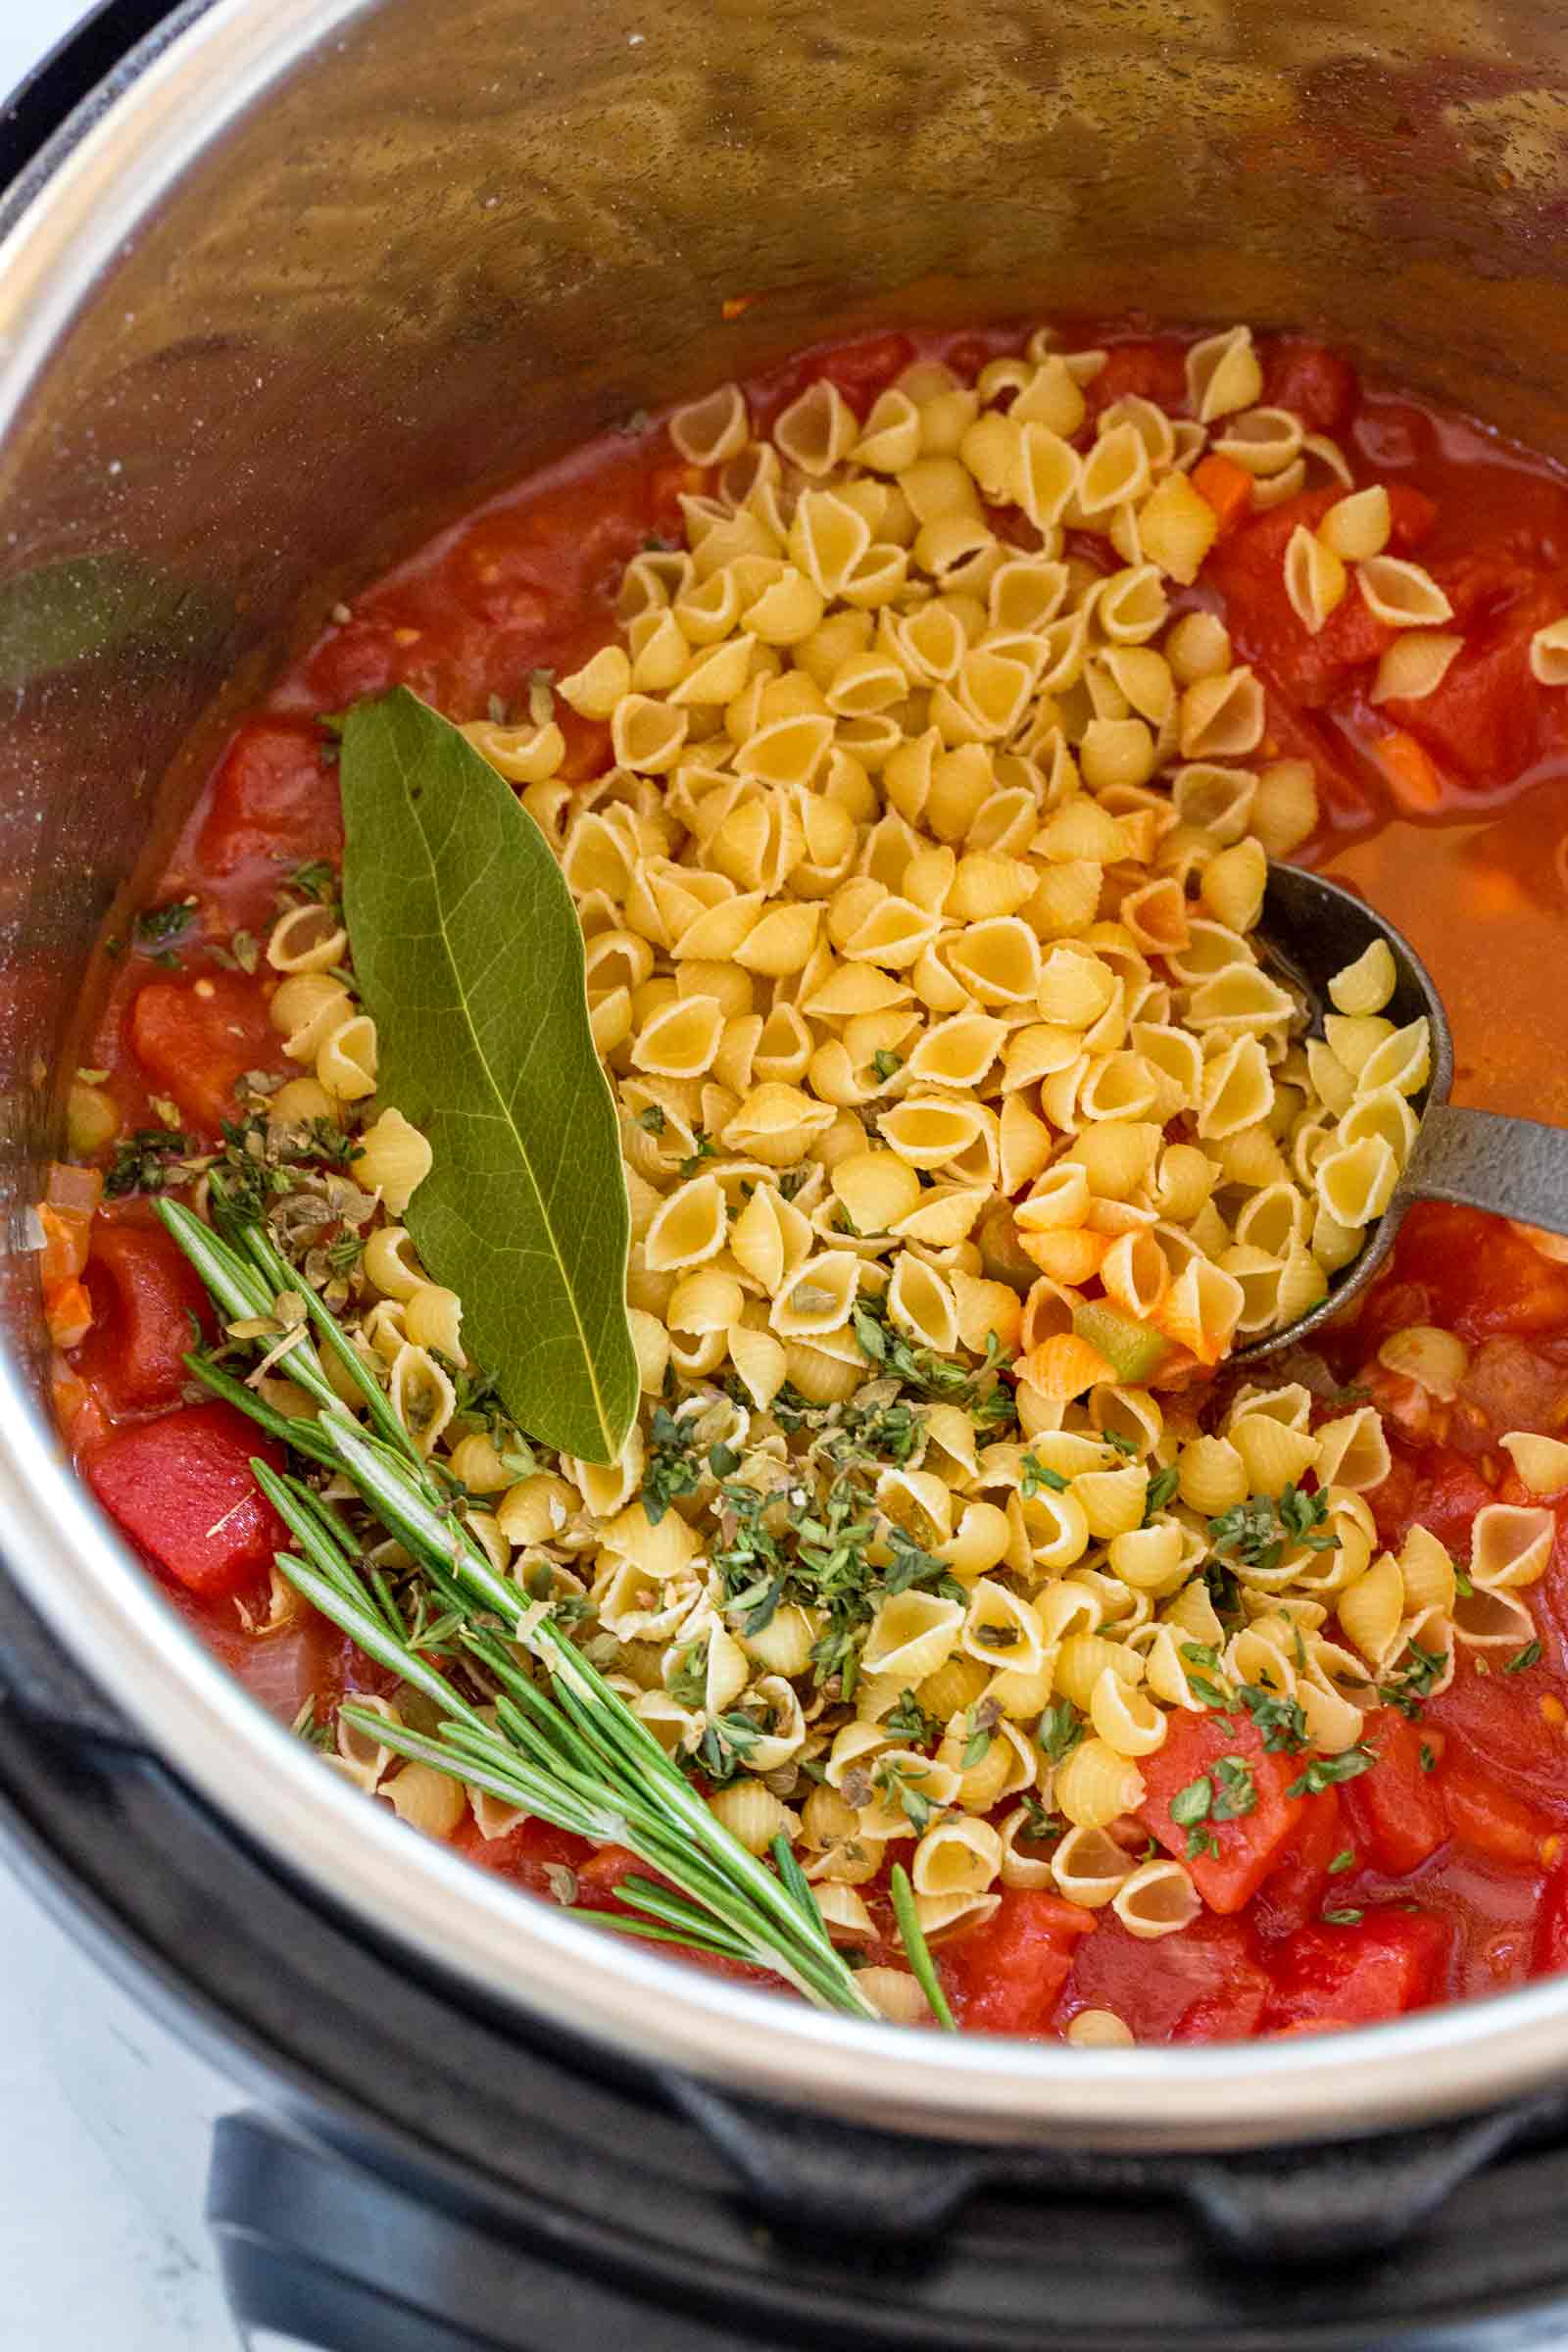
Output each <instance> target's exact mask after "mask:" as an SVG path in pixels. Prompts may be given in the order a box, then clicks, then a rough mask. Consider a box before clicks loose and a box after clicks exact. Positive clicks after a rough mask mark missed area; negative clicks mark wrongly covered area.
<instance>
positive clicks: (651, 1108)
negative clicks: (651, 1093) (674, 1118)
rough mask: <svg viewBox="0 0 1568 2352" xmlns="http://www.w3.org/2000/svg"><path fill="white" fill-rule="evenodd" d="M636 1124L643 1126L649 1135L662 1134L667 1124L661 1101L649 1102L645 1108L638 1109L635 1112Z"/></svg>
mask: <svg viewBox="0 0 1568 2352" xmlns="http://www.w3.org/2000/svg"><path fill="white" fill-rule="evenodd" d="M637 1124H638V1126H639V1127H642V1128H645V1129H646V1130H647V1132H648V1133H649V1134H650V1135H662V1134H663V1132H664V1129H665V1128H666V1127H667V1126H668V1125H669V1121H668V1119H666V1118H665V1116H664V1109H663V1105H662V1103H649V1104H648V1105H647V1107H646V1109H643V1110H640V1111H639V1112H638V1113H637Z"/></svg>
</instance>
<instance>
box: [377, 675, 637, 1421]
mask: <svg viewBox="0 0 1568 2352" xmlns="http://www.w3.org/2000/svg"><path fill="white" fill-rule="evenodd" d="M339 773H340V776H341V780H342V791H343V819H344V826H345V830H346V834H347V846H346V849H345V852H344V859H343V905H344V910H345V913H346V915H347V918H348V926H349V937H350V940H351V942H352V944H353V950H354V967H355V972H356V974H357V976H358V980H359V986H360V990H361V993H362V995H363V998H364V1001H365V1006H366V1010H367V1011H368V1012H369V1013H370V1014H372V1015H373V1017H374V1020H375V1025H376V1034H377V1039H378V1044H379V1054H380V1069H379V1081H378V1092H379V1094H380V1096H381V1098H382V1100H383V1101H384V1102H387V1103H395V1104H396V1106H397V1108H398V1109H399V1110H401V1111H402V1113H403V1115H404V1117H405V1118H407V1119H411V1120H412V1121H413V1123H414V1125H415V1126H416V1127H417V1128H419V1129H420V1130H421V1131H422V1132H423V1133H424V1134H425V1135H426V1136H428V1138H429V1140H430V1144H431V1148H432V1150H433V1151H434V1153H435V1164H434V1166H433V1168H432V1169H431V1171H430V1174H429V1175H428V1176H427V1177H426V1178H425V1180H424V1182H423V1183H422V1184H421V1185H420V1186H419V1188H418V1190H417V1193H416V1194H415V1196H414V1199H413V1201H412V1202H411V1204H410V1207H409V1211H408V1215H407V1217H406V1219H405V1222H406V1224H407V1225H408V1228H409V1231H410V1232H411V1233H412V1235H413V1236H414V1240H415V1244H416V1246H417V1250H418V1251H419V1255H420V1257H421V1258H422V1259H423V1261H424V1264H425V1266H426V1268H427V1269H428V1271H429V1273H430V1275H431V1276H432V1278H433V1279H434V1280H435V1281H437V1282H439V1283H443V1284H445V1285H446V1287H447V1288H448V1289H449V1290H454V1291H456V1292H457V1293H458V1295H459V1297H460V1298H461V1299H462V1300H463V1307H464V1321H463V1338H464V1346H465V1348H466V1350H467V1352H468V1353H469V1355H470V1356H472V1357H473V1358H474V1360H475V1361H476V1362H478V1363H479V1364H481V1365H482V1366H483V1367H484V1369H485V1370H486V1371H487V1372H488V1373H489V1374H490V1375H491V1376H492V1378H493V1379H494V1380H495V1382H496V1384H497V1386H498V1388H499V1389H500V1392H501V1395H502V1397H503V1398H504V1400H505V1402H506V1406H507V1409H508V1411H509V1412H510V1413H511V1414H512V1416H513V1418H514V1419H515V1421H516V1422H517V1424H518V1426H519V1427H520V1428H521V1429H523V1430H525V1431H526V1432H527V1434H528V1436H529V1437H532V1438H537V1439H539V1440H540V1441H541V1442H542V1443H543V1444H545V1445H549V1446H558V1447H560V1449H561V1450H562V1451H563V1452H564V1453H573V1454H578V1455H580V1456H582V1457H583V1458H584V1459H586V1460H589V1461H596V1462H608V1461H613V1459H614V1458H615V1456H616V1455H617V1454H618V1452H619V1450H620V1447H621V1445H622V1443H623V1441H624V1439H625V1436H626V1432H627V1430H628V1428H629V1427H630V1425H631V1419H632V1415H633V1413H634V1412H635V1410H636V1405H637V1393H638V1380H637V1361H636V1356H635V1354H634V1352H633V1349H632V1343H631V1331H630V1327H629V1325H628V1322H627V1319H626V1250H627V1243H628V1238H629V1231H630V1214H629V1210H628V1207H627V1201H626V1180H625V1174H624V1171H623V1169H622V1166H621V1158H620V1145H619V1137H618V1132H617V1127H616V1120H615V1109H614V1103H613V1098H612V1095H611V1091H610V1085H609V1081H608V1080H607V1078H606V1076H605V1073H604V1071H603V1069H602V1068H601V1066H600V1062H599V1057H598V1055H597V1054H596V1053H595V1052H594V1045H593V1038H592V1034H591V1032H590V1030H589V1026H588V998H587V990H586V985H585V981H584V977H583V947H582V934H581V932H580V930H579V928H578V924H577V916H576V913H575V910H574V908H573V907H572V904H571V896H570V893H569V892H568V890H567V888H566V885H565V881H564V878H563V876H562V873H561V869H560V867H559V866H558V865H557V863H556V860H555V858H554V857H553V856H552V855H551V852H550V849H549V846H548V844H547V843H546V841H545V838H544V835H543V834H542V833H541V832H540V830H539V828H538V826H537V825H536V824H535V822H534V820H533V818H532V817H531V816H529V815H528V814H527V813H526V811H525V810H524V809H522V808H521V807H520V806H519V805H518V803H517V801H516V800H515V797H514V795H513V793H512V791H511V789H510V788H509V786H508V785H507V784H506V783H505V781H504V780H503V779H502V778H501V777H500V776H498V775H497V774H496V772H495V770H494V769H493V768H492V767H491V766H490V765H489V763H488V761H487V760H482V759H481V758H480V756H479V754H478V753H477V752H476V751H475V750H474V749H473V747H472V746H471V744H469V743H468V742H467V741H466V738H465V737H464V736H463V735H462V734H460V732H459V731H458V729H457V728H456V727H454V726H452V725H450V724H449V723H448V721H447V720H446V719H444V718H442V717H440V716H438V714H437V713H436V712H435V711H431V710H430V709H428V708H427V706H426V705H425V704H423V703H421V702H420V701H419V700H418V698H417V696H416V695H413V694H411V693H410V692H409V691H408V690H407V688H405V687H398V688H396V689H395V690H394V691H393V692H392V693H390V694H386V695H382V696H380V697H378V698H377V699H376V700H375V701H373V702H367V703H361V704H359V705H357V706H356V707H355V709H354V710H352V711H350V712H349V715H348V719H347V721H346V723H345V725H344V729H343V743H342V753H341V764H340V769H339Z"/></svg>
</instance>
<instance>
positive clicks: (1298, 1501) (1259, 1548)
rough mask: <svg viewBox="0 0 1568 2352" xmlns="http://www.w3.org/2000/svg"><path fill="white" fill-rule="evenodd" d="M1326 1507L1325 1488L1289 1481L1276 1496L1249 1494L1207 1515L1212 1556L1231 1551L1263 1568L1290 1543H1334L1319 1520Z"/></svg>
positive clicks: (1322, 1547) (1329, 1547)
mask: <svg viewBox="0 0 1568 2352" xmlns="http://www.w3.org/2000/svg"><path fill="white" fill-rule="evenodd" d="M1328 1507H1329V1506H1328V1496H1327V1495H1322V1494H1311V1495H1309V1494H1307V1492H1306V1491H1305V1489H1304V1488H1302V1487H1297V1486H1288V1487H1287V1488H1286V1489H1285V1491H1284V1493H1283V1494H1282V1495H1280V1496H1279V1497H1278V1500H1276V1499H1275V1497H1274V1496H1273V1495H1250V1496H1249V1497H1248V1499H1247V1501H1246V1502H1238V1503H1234V1504H1233V1505H1232V1506H1231V1508H1230V1509H1229V1510H1228V1511H1221V1512H1220V1514H1219V1515H1218V1517H1217V1518H1214V1519H1210V1521H1209V1523H1208V1535H1209V1542H1210V1544H1212V1545H1213V1548H1214V1552H1215V1555H1216V1557H1218V1558H1220V1559H1225V1558H1227V1557H1231V1556H1234V1557H1235V1558H1236V1559H1238V1560H1241V1561H1243V1562H1244V1563H1245V1564H1246V1565H1247V1566H1248V1567H1251V1568H1259V1569H1262V1570H1263V1571H1264V1572H1265V1574H1266V1573H1267V1571H1268V1570H1270V1569H1272V1568H1277V1567H1278V1566H1279V1564H1280V1561H1281V1560H1282V1559H1283V1558H1284V1556H1285V1553H1286V1550H1287V1549H1288V1548H1290V1547H1293V1546H1301V1547H1304V1548H1305V1549H1306V1550H1308V1551H1333V1550H1335V1549H1336V1548H1337V1547H1338V1544H1339V1538H1338V1536H1336V1535H1334V1534H1333V1533H1332V1532H1331V1530H1329V1529H1328V1528H1326V1527H1325V1526H1324V1525H1323V1521H1324V1520H1325V1519H1326V1518H1327V1517H1328Z"/></svg>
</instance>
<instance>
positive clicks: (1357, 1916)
mask: <svg viewBox="0 0 1568 2352" xmlns="http://www.w3.org/2000/svg"><path fill="white" fill-rule="evenodd" d="M1321 1916H1322V1918H1323V1920H1324V1921H1325V1923H1326V1924H1327V1925H1328V1926H1329V1927H1331V1928H1353V1927H1355V1926H1356V1925H1357V1924H1358V1922H1359V1921H1361V1920H1363V1919H1365V1917H1366V1913H1365V1912H1364V1911H1358V1910H1356V1909H1355V1908H1353V1906H1352V1907H1351V1908H1350V1909H1348V1910H1345V1911H1325V1912H1323V1913H1322V1915H1321Z"/></svg>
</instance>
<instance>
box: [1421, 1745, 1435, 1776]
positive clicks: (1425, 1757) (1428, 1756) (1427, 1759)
mask: <svg viewBox="0 0 1568 2352" xmlns="http://www.w3.org/2000/svg"><path fill="white" fill-rule="evenodd" d="M1421 1769H1422V1771H1423V1772H1436V1771H1437V1769H1438V1758H1437V1752H1436V1750H1435V1749H1434V1747H1433V1745H1432V1742H1431V1740H1422V1742H1421Z"/></svg>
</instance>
